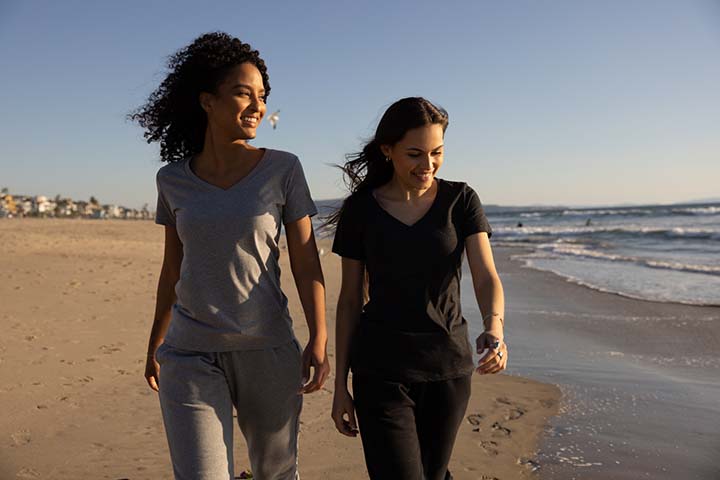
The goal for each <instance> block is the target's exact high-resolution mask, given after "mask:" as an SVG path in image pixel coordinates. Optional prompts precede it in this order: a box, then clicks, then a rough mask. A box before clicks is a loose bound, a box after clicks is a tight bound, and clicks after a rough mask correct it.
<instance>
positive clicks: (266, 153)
mask: <svg viewBox="0 0 720 480" xmlns="http://www.w3.org/2000/svg"><path fill="white" fill-rule="evenodd" d="M262 150H263V154H262V157H260V160H258V163H257V164H256V165H255V166H254V167H253V169H252V170H250V171H249V172H248V174H247V175H245V176H244V177H243V178H241V179H240V180H238V181H237V182H235V183H233V184H232V185H230V186H229V187H228V188H220V187H218V186H217V185H213V184H212V183H210V182H206V181H205V180H203V179H202V178H200V177H198V176H197V175H195V172H193V171H192V168H190V161H191V160H192V159H193V157H188V158H187V160H185V173H186V174H187V175H188V176H189V177H190V178H191V179H192V180H193V181H194V182H195V183H198V184H200V185H202V186H204V187H206V188H210V189H212V190H217V191H219V192H229V191H231V190H234V189H235V188H237V187H238V186H240V185H242V184H244V183H246V182H247V181H248V180H249V179H250V178H251V177H253V176H255V174H257V172H258V171H259V170H260V169H261V168H262V166H263V165H264V164H266V163H268V162H267V159H268V157H269V156H270V152H272V150H271V149H269V148H263V149H262Z"/></svg>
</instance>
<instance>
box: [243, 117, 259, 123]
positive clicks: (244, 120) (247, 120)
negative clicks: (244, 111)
mask: <svg viewBox="0 0 720 480" xmlns="http://www.w3.org/2000/svg"><path fill="white" fill-rule="evenodd" d="M242 120H243V122H250V123H257V118H255V117H242Z"/></svg>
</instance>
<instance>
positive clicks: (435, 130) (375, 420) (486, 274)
mask: <svg viewBox="0 0 720 480" xmlns="http://www.w3.org/2000/svg"><path fill="white" fill-rule="evenodd" d="M447 125H448V116H447V113H446V112H445V111H444V110H442V109H441V108H438V107H436V106H435V105H433V104H432V103H430V102H429V101H427V100H425V99H424V98H419V97H411V98H404V99H402V100H399V101H397V102H395V103H394V104H392V105H391V106H390V107H389V108H388V109H387V111H386V112H385V114H384V115H383V117H382V118H381V120H380V123H379V124H378V127H377V130H376V132H375V137H374V138H373V139H372V141H370V142H369V143H368V144H367V145H365V147H364V148H363V150H362V151H361V152H360V153H358V154H354V155H349V156H348V162H347V163H345V165H344V166H343V167H342V169H343V171H344V172H345V174H346V178H347V179H348V180H349V181H348V183H349V187H350V190H351V195H350V196H349V197H348V198H347V199H346V200H345V202H344V204H343V206H342V208H341V209H340V211H339V212H338V213H337V214H336V216H335V217H334V218H332V219H331V223H336V224H337V230H336V234H335V241H334V244H333V251H334V252H335V253H337V254H339V255H340V256H341V257H342V287H341V291H340V297H339V299H338V306H337V330H336V335H337V339H336V369H337V377H336V380H335V396H334V399H333V407H332V417H333V420H334V421H335V425H336V427H337V429H338V430H339V431H340V432H341V433H343V434H345V435H348V436H356V435H357V432H358V428H357V426H358V424H359V427H360V428H359V432H360V436H361V438H362V444H363V450H364V452H365V462H366V464H367V468H368V472H369V474H370V478H372V479H373V480H377V479H380V480H385V479H413V480H415V479H417V480H420V479H425V480H443V479H451V478H452V476H451V475H450V472H449V471H448V463H449V461H450V454H451V453H452V448H453V444H454V442H455V436H456V434H457V430H458V428H459V426H460V423H461V421H462V419H463V417H464V415H465V409H466V408H467V404H468V400H469V398H470V383H471V382H470V379H471V375H472V372H473V370H474V369H475V366H474V364H473V359H472V352H471V347H470V343H469V341H468V331H467V322H466V321H465V319H464V318H463V317H462V313H461V311H460V276H461V267H462V258H463V255H467V260H468V266H469V267H470V272H471V274H472V279H473V284H474V287H475V295H476V297H477V301H478V305H479V306H480V310H481V311H482V313H483V323H484V326H485V332H484V333H482V334H481V335H480V336H479V337H478V338H477V340H476V348H477V351H478V353H480V352H482V351H487V353H486V354H485V355H484V356H483V357H482V358H481V360H480V364H479V365H478V366H477V371H478V372H479V373H481V374H488V373H496V372H499V371H501V370H503V369H504V368H505V365H506V362H507V347H506V346H505V343H504V342H503V312H504V298H503V289H502V284H501V283H500V278H499V277H498V274H497V272H496V270H495V264H494V261H493V256H492V251H491V248H490V242H489V237H490V235H491V234H492V231H491V229H490V225H489V224H488V221H487V219H486V218H485V214H484V213H483V209H482V206H481V204H480V200H479V199H478V196H477V194H476V193H475V191H474V190H473V189H472V188H470V187H469V186H468V185H467V184H465V183H461V182H451V181H448V180H442V179H439V178H437V177H436V174H437V172H438V169H439V168H440V166H441V165H442V163H443V150H444V145H443V140H444V134H445V129H446V128H447ZM366 272H367V277H366ZM366 278H367V283H368V286H367V293H368V295H369V300H368V301H367V303H365V300H366V298H365V291H366V289H365V282H366ZM350 368H351V369H352V372H353V377H352V383H353V395H354V399H353V397H352V396H351V395H350V393H349V392H348V386H347V379H348V370H349V369H350ZM356 413H357V421H358V422H356V418H355V415H356Z"/></svg>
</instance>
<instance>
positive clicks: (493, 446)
mask: <svg viewBox="0 0 720 480" xmlns="http://www.w3.org/2000/svg"><path fill="white" fill-rule="evenodd" d="M479 445H480V448H482V449H483V451H484V452H485V453H487V454H490V455H497V454H499V453H500V452H499V451H498V449H497V446H498V444H497V442H493V441H492V440H480V444H479Z"/></svg>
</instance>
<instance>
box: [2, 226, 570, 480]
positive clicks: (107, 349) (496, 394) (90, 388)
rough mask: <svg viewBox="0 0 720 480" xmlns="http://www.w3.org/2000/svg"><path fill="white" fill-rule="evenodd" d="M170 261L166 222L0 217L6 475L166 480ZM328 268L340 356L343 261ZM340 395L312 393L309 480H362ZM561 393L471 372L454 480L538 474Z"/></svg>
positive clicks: (293, 301) (306, 428) (304, 465)
mask: <svg viewBox="0 0 720 480" xmlns="http://www.w3.org/2000/svg"><path fill="white" fill-rule="evenodd" d="M323 242H324V243H323V244H321V247H322V248H323V249H324V251H325V252H327V251H328V250H329V248H328V247H329V244H328V242H327V240H324V241H323ZM161 256H162V228H161V227H158V226H156V225H154V224H153V223H151V222H133V221H85V220H33V219H25V220H3V221H0V272H1V273H0V278H1V279H2V282H0V328H2V331H3V335H2V336H1V337H0V404H2V406H3V414H2V417H0V442H1V443H0V445H1V447H0V479H3V480H4V479H16V478H17V479H35V478H36V479H53V480H60V479H113V480H120V479H132V480H136V479H164V478H171V467H170V461H169V455H168V451H167V444H166V440H165V434H164V431H163V426H162V421H161V418H160V409H159V405H158V400H157V396H156V394H155V392H153V391H152V390H150V389H149V388H148V387H147V385H146V384H145V381H144V378H143V367H144V357H145V348H146V341H147V335H148V332H149V328H150V324H151V321H152V311H153V308H154V296H155V288H156V283H157V277H158V274H159V270H160V263H161ZM322 262H323V269H324V272H325V279H326V284H327V301H328V310H329V312H328V323H329V328H330V338H331V341H330V346H329V354H330V355H331V360H332V355H333V352H334V348H333V344H332V338H333V336H334V313H333V310H334V307H335V303H336V301H337V295H338V288H339V284H340V278H339V271H340V270H339V259H338V258H337V257H336V256H335V255H333V254H325V255H323V256H322ZM283 265H284V270H283V279H282V281H283V286H284V289H285V291H286V293H287V295H288V297H289V299H290V306H291V312H292V314H293V318H294V319H295V325H296V332H297V336H298V338H299V339H300V340H301V342H302V341H304V340H305V339H306V337H307V329H306V328H305V325H304V320H303V318H302V315H301V313H300V312H301V309H300V306H299V302H298V299H297V295H296V292H295V288H294V285H293V283H292V278H291V276H290V271H289V268H288V266H287V257H286V256H285V255H283ZM512 355H514V354H512ZM511 362H512V360H511ZM331 398H332V379H330V380H329V381H328V383H327V384H326V386H325V388H324V389H323V390H322V391H320V392H318V393H315V394H312V395H308V396H307V397H306V398H305V404H304V409H303V414H302V432H301V437H300V469H301V474H302V476H303V478H305V479H315V478H326V479H336V478H337V479H362V478H367V474H366V472H365V466H364V462H363V457H362V448H361V445H360V442H359V439H350V438H346V437H343V436H341V435H340V434H338V433H336V431H335V429H334V425H333V424H332V421H331V420H330V417H329V409H330V403H331ZM559 398H560V391H559V389H558V388H557V387H555V386H553V385H551V384H550V383H540V382H537V381H532V380H528V379H526V378H523V377H521V376H516V375H497V376H493V377H487V376H486V377H479V376H476V377H475V379H474V384H473V396H472V399H471V402H470V406H469V408H468V412H467V421H466V422H465V423H464V424H463V426H462V429H461V431H460V434H459V437H458V440H457V444H456V448H455V452H454V456H453V461H452V465H451V468H452V471H453V473H454V475H455V477H456V478H457V479H460V480H462V479H484V480H490V479H499V480H508V479H521V478H531V477H533V476H535V475H536V473H534V472H533V470H534V465H535V464H534V461H533V458H534V455H535V451H536V449H537V448H538V445H539V444H540V440H541V437H542V434H543V432H544V431H545V430H546V428H547V427H546V426H547V425H548V422H549V420H550V418H551V417H552V416H553V415H555V414H556V413H557V411H558V408H559ZM236 430H237V428H236ZM235 450H236V459H235V467H236V475H239V473H240V472H241V471H243V470H244V469H246V468H248V461H247V457H246V455H245V453H244V451H245V446H244V443H243V441H242V437H241V436H240V434H239V432H237V431H236V445H235ZM540 472H542V469H541V470H540Z"/></svg>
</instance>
